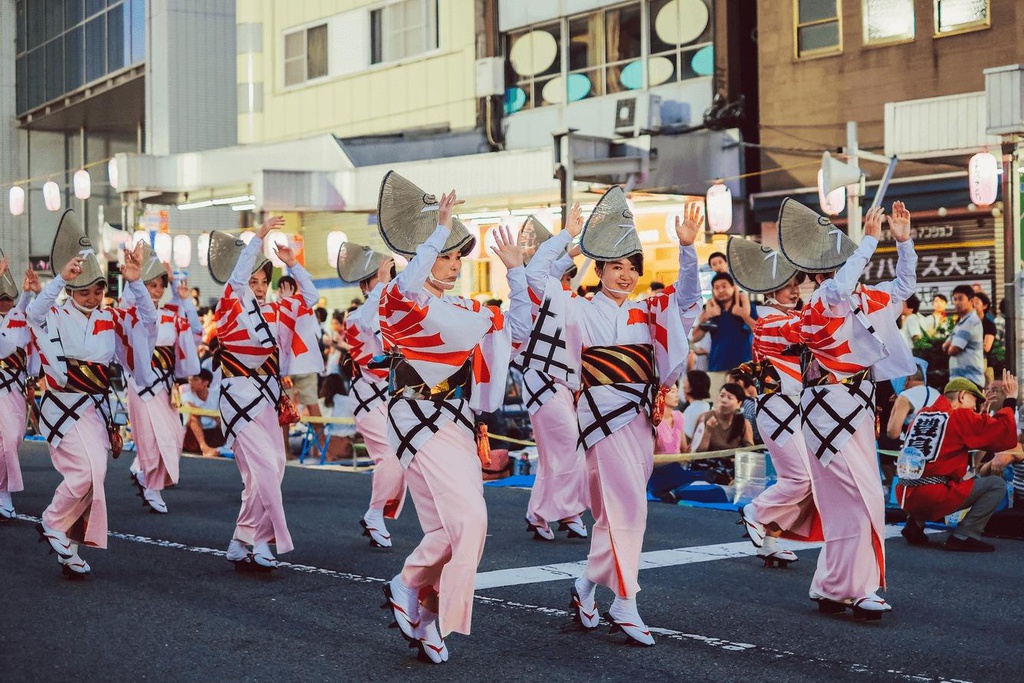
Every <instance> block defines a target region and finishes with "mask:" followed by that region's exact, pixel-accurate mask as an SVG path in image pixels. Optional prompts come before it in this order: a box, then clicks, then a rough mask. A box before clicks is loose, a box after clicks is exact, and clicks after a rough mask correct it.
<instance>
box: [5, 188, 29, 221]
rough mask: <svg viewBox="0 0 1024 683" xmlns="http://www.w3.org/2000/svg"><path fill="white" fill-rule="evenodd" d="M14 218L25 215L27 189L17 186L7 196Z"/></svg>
mask: <svg viewBox="0 0 1024 683" xmlns="http://www.w3.org/2000/svg"><path fill="white" fill-rule="evenodd" d="M7 198H8V201H9V202H10V209H11V215H12V216H20V215H21V214H23V213H25V188H23V187H21V186H19V185H15V186H14V187H12V188H11V191H10V192H9V193H8V195H7Z"/></svg>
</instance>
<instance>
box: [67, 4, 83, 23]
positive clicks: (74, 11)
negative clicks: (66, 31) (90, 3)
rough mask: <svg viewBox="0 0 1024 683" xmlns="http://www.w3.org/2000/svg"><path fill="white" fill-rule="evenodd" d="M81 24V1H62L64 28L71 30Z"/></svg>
mask: <svg viewBox="0 0 1024 683" xmlns="http://www.w3.org/2000/svg"><path fill="white" fill-rule="evenodd" d="M81 22H82V0H64V26H66V27H68V28H71V27H72V26H74V25H76V24H80V23H81Z"/></svg>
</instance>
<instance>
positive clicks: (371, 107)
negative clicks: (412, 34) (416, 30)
mask: <svg viewBox="0 0 1024 683" xmlns="http://www.w3.org/2000/svg"><path fill="white" fill-rule="evenodd" d="M390 2H391V0H383V1H382V0H376V1H373V2H370V1H367V0H287V1H286V0H238V3H237V9H236V16H237V22H238V28H239V49H238V52H239V54H238V82H239V119H238V124H239V125H238V140H239V142H240V143H242V144H245V143H256V142H274V141H280V140H289V139H295V138H300V137H306V136H309V135H315V134H318V133H333V134H336V135H339V136H343V137H351V136H361V135H373V134H381V133H394V132H400V131H404V130H410V129H416V128H425V127H436V126H448V127H450V128H451V129H452V130H459V129H467V128H472V127H473V126H474V125H475V123H476V111H477V99H476V96H475V81H474V59H475V54H476V53H475V50H476V48H475V37H474V30H475V28H474V27H475V17H474V1H473V0H438V16H437V26H438V47H437V49H434V50H430V51H429V52H427V53H426V54H421V55H419V56H416V57H411V58H409V59H405V60H399V61H396V62H391V63H383V64H376V65H370V64H369V61H370V58H369V54H370V12H371V11H372V10H374V9H378V8H381V7H383V6H385V5H387V4H389V3H390ZM324 23H326V24H327V26H328V39H327V41H328V61H329V65H330V68H329V73H328V74H327V75H326V76H324V77H321V78H317V79H314V80H312V81H311V82H307V83H304V84H302V85H297V86H290V87H286V86H285V85H284V42H285V41H284V36H285V34H286V33H289V32H291V31H293V30H296V29H300V28H303V27H307V28H308V27H312V26H318V25H321V24H324Z"/></svg>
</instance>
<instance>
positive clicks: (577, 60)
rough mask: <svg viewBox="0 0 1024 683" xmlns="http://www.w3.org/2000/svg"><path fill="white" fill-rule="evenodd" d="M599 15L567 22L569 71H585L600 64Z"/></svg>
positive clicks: (601, 56)
mask: <svg viewBox="0 0 1024 683" xmlns="http://www.w3.org/2000/svg"><path fill="white" fill-rule="evenodd" d="M602 42H603V41H602V40H601V15H600V14H599V13H595V14H591V15H589V16H585V17H578V18H576V19H571V20H570V21H569V70H570V71H576V70H577V69H586V68H587V67H591V66H597V65H599V64H601V63H602V61H603V59H602V58H603V55H602V49H601V48H602V47H603V46H602Z"/></svg>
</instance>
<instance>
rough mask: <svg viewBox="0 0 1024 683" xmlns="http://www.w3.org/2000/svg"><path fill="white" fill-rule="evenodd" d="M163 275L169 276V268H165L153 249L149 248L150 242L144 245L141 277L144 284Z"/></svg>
mask: <svg viewBox="0 0 1024 683" xmlns="http://www.w3.org/2000/svg"><path fill="white" fill-rule="evenodd" d="M161 275H167V268H165V267H164V264H163V262H162V261H161V260H160V259H159V258H157V255H156V253H155V252H154V251H153V248H152V247H150V246H149V243H148V242H143V243H142V275H141V276H140V277H139V279H140V280H142V281H143V282H149V281H150V280H155V279H157V278H158V277H160V276H161Z"/></svg>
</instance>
